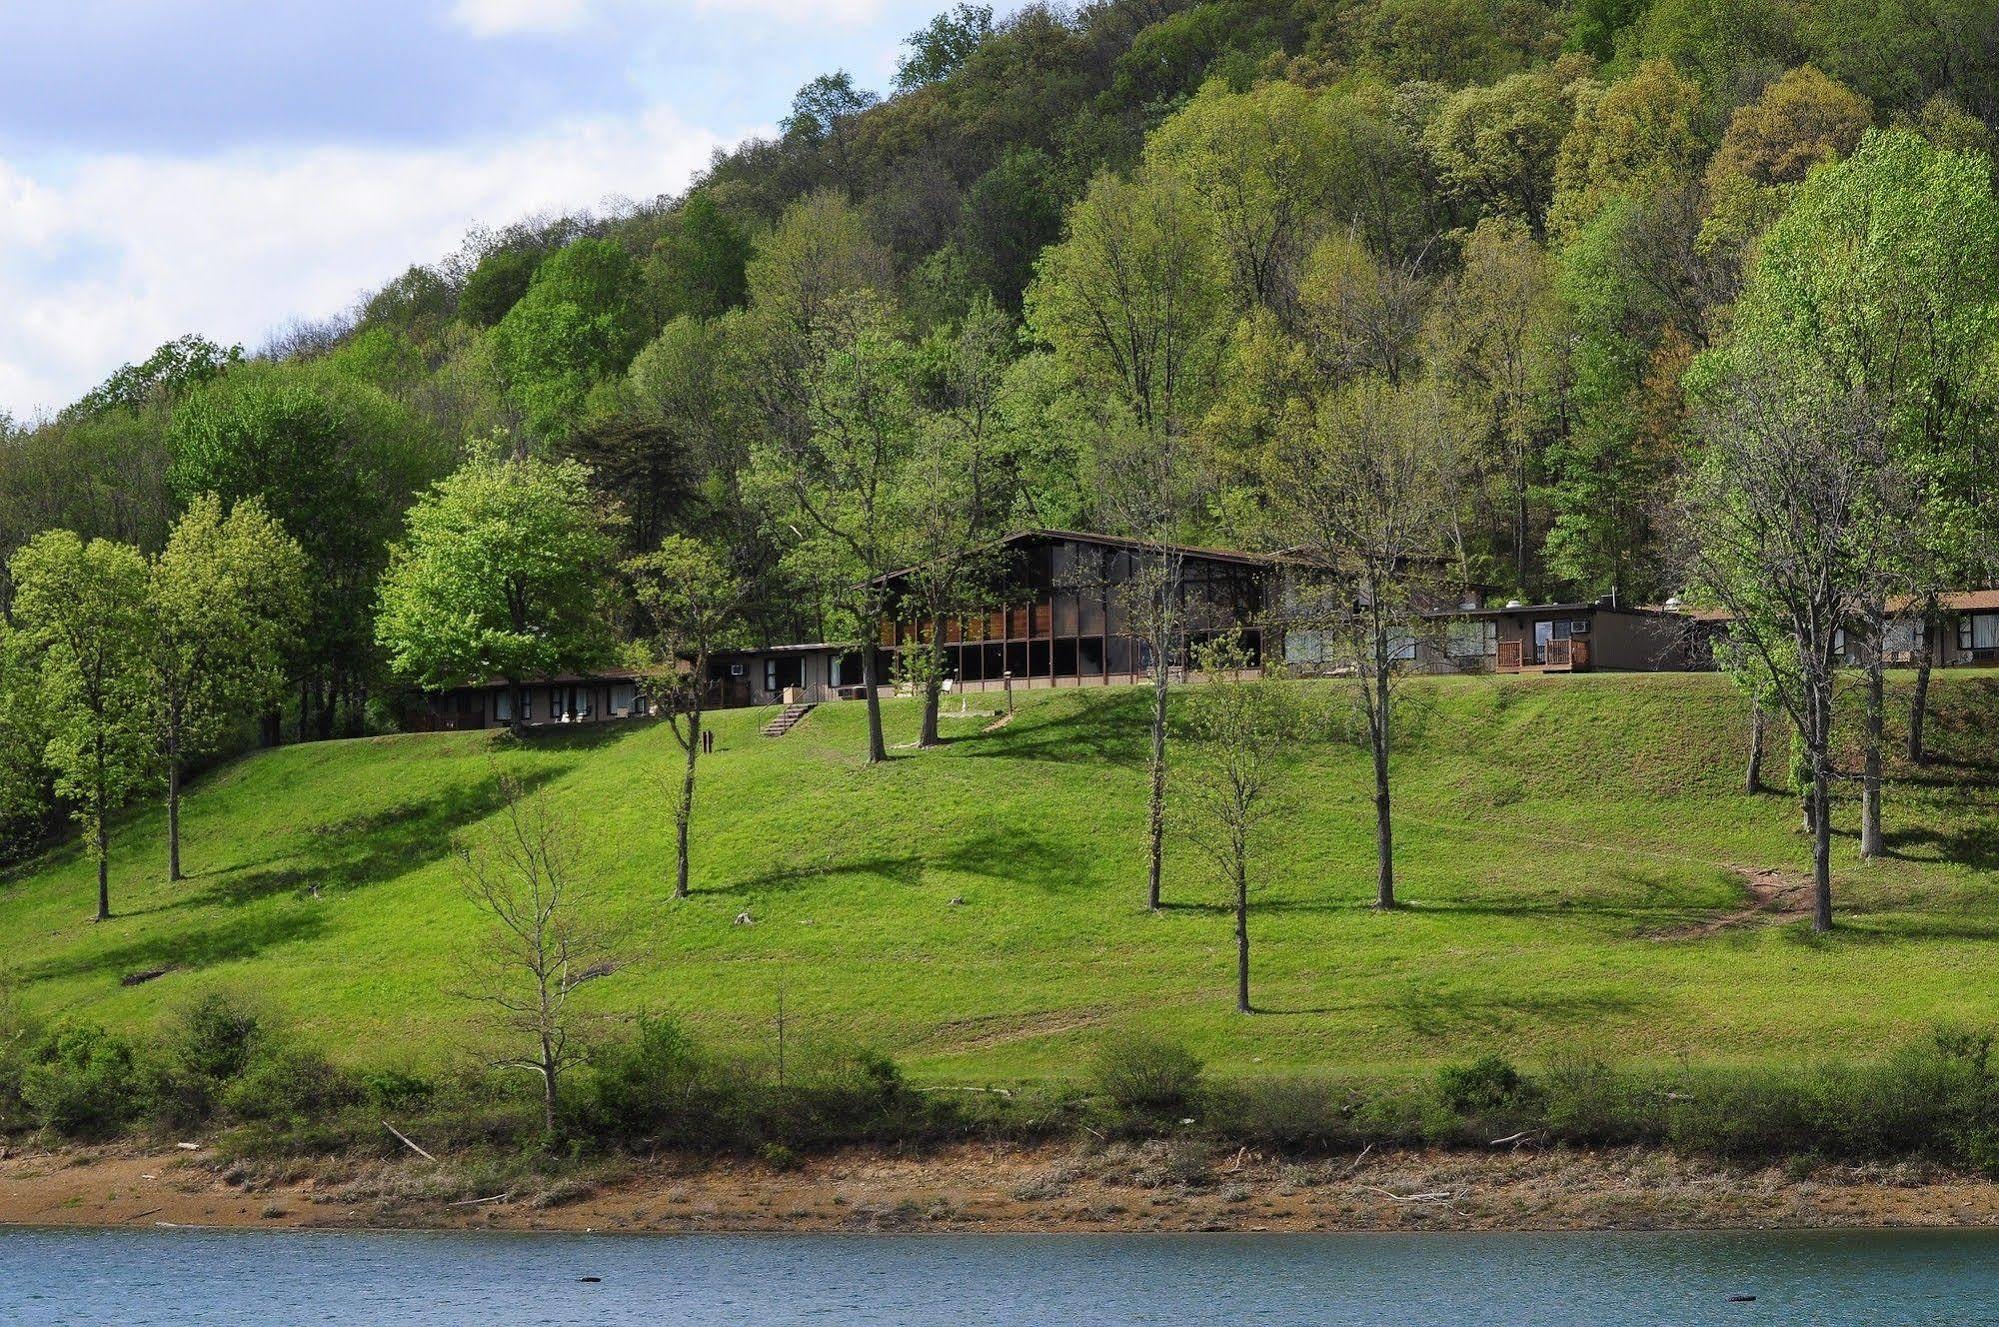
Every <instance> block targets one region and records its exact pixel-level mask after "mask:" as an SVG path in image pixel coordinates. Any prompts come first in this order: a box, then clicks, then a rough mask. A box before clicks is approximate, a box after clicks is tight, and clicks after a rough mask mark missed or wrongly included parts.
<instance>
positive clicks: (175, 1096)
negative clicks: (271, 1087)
mask: <svg viewBox="0 0 1999 1327" xmlns="http://www.w3.org/2000/svg"><path fill="white" fill-rule="evenodd" d="M262 1035H263V1029H262V1025H261V1023H260V1021H259V1020H258V1018H257V1016H256V1015H255V1014H253V1013H251V1012H249V1011H248V1010H247V1009H244V1008H242V1007H241V1006H240V1005H238V1004H236V1003H235V1002H234V1001H232V1000H231V999H229V997H227V996H225V995H221V994H217V993H210V994H208V995H205V996H203V997H202V998H201V999H199V1000H197V1001H195V1002H194V1003H193V1004H190V1005H188V1006H186V1007H185V1008H183V1009H182V1010H181V1011H180V1012H179V1013H178V1014H177V1015H175V1017H174V1018H173V1019H172V1020H171V1021H170V1022H169V1023H168V1025H167V1027H166V1028H165V1029H164V1031H163V1034H162V1036H161V1039H160V1044H159V1054H158V1056H157V1058H156V1059H155V1060H154V1061H153V1065H152V1070H153V1071H152V1074H151V1084H150V1088H149V1091H148V1097H149V1098H150V1104H151V1109H152V1114H153V1115H154V1117H155V1118H156V1119H157V1120H159V1122H161V1123H163V1124H167V1125H170V1126H174V1127H182V1126H186V1125H193V1124H200V1123H202V1122H203V1121H205V1120H207V1119H208V1118H209V1117H210V1116H211V1115H213V1114H214V1113H215V1107H216V1105H217V1103H218V1102H219V1100H220V1098H221V1095H222V1091H223V1088H224V1087H225V1086H226V1085H227V1084H228V1083H230V1082H231V1081H233V1080H234V1079H235V1078H237V1077H238V1076H239V1075H240V1074H242V1072H243V1071H244V1069H245V1068H247V1067H248V1066H249V1064H250V1057H251V1056H252V1055H253V1054H254V1053H255V1051H256V1048H257V1045H258V1042H259V1040H260V1038H261V1037H262Z"/></svg>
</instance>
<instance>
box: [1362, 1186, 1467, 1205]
mask: <svg viewBox="0 0 1999 1327" xmlns="http://www.w3.org/2000/svg"><path fill="white" fill-rule="evenodd" d="M1360 1187H1361V1188H1363V1189H1366V1190H1367V1191H1368V1192H1369V1193H1378V1194H1380V1195H1381V1196H1382V1197H1384V1198H1386V1199H1388V1200H1389V1201H1390V1202H1397V1203H1447V1202H1450V1201H1452V1200H1453V1199H1455V1198H1457V1197H1458V1195H1457V1194H1455V1193H1452V1192H1451V1191H1450V1190H1449V1189H1436V1190H1433V1191H1431V1192H1429V1193H1391V1192H1389V1191H1388V1190H1387V1189H1384V1188H1382V1187H1381V1186H1380V1185H1378V1184H1363V1185H1361V1186H1360Z"/></svg>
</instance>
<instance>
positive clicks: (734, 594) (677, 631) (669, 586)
mask: <svg viewBox="0 0 1999 1327" xmlns="http://www.w3.org/2000/svg"><path fill="white" fill-rule="evenodd" d="M625 574H626V575H627V576H629V577H630V578H631V580H632V589H633V592H634V594H635V595H636V597H637V599H638V601H639V606H640V607H641V608H642V609H644V610H645V613H646V615H647V617H648V618H650V619H651V622H652V642H651V646H650V649H649V651H648V656H649V657H648V658H647V659H646V664H647V672H646V676H645V681H644V683H643V685H644V688H645V691H646V696H647V699H648V700H650V701H651V703H652V707H653V710H654V712H655V713H657V714H661V715H664V716H665V718H666V722H667V726H668V727H669V728H670V729H672V731H673V737H674V740H675V741H676V742H678V743H679V744H680V750H681V753H682V754H683V755H684V756H685V757H686V763H685V765H684V767H683V769H682V772H681V779H680V787H679V790H678V792H677V793H676V794H675V796H674V798H673V826H674V841H675V845H676V847H675V852H676V858H675V864H674V877H673V896H674V897H675V898H686V897H687V889H688V842H687V839H688V826H689V825H690V823H691V822H692V821H693V818H694V764H695V761H696V759H697V758H698V757H699V756H700V754H701V715H702V711H703V708H704V706H705V705H706V703H707V699H708V659H709V656H710V655H711V654H712V653H713V652H714V650H715V648H716V646H717V645H718V644H720V643H721V641H722V639H723V637H724V636H725V635H726V634H727V633H728V631H729V629H730V628H731V626H732V625H733V624H734V622H735V617H736V610H737V607H738V606H739V604H740V603H741V601H742V598H743V593H744V587H743V584H742V582H741V581H739V580H737V579H736V578H735V577H734V576H733V575H731V574H730V572H729V571H728V569H727V568H726V567H725V566H724V565H723V564H722V562H721V561H720V560H719V559H718V558H716V557H715V555H714V554H713V553H712V552H710V551H709V550H708V549H707V548H705V547H703V546H702V545H701V544H700V543H698V542H696V541H695V540H693V539H689V538H688V537H686V536H685V535H668V536H667V537H666V538H665V539H664V540H662V541H661V542H660V545H659V547H658V548H657V549H655V550H653V551H652V552H650V553H646V554H642V555H641V556H639V557H636V558H633V559H631V560H630V561H629V562H627V563H625Z"/></svg>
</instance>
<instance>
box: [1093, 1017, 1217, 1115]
mask: <svg viewBox="0 0 1999 1327" xmlns="http://www.w3.org/2000/svg"><path fill="white" fill-rule="evenodd" d="M1090 1076H1091V1078H1092V1080H1093V1081H1094V1082H1095V1083H1096V1086H1097V1090H1098V1091H1100V1092H1102V1093H1103V1094H1104V1095H1105V1096H1106V1097H1109V1098H1110V1099H1111V1102H1112V1103H1113V1104H1114V1105H1116V1106H1117V1107H1118V1108H1119V1109H1120V1110H1125V1111H1131V1112H1134V1113H1139V1114H1158V1113H1162V1112H1166V1111H1174V1110H1181V1109H1184V1108H1185V1107H1186V1106H1187V1104H1188V1103H1189V1102H1191V1101H1192V1100H1193V1099H1194V1095H1195V1094H1196V1093H1197V1092H1199V1091H1200V1087H1201V1062H1200V1060H1198V1059H1196V1058H1195V1056H1194V1053H1193V1052H1192V1051H1189V1050H1188V1049H1187V1048H1186V1047H1184V1046H1178V1045H1175V1044H1173V1043H1172V1042H1169V1041H1161V1040H1159V1039H1158V1038H1156V1037H1146V1036H1122V1037H1110V1038H1106V1039H1104V1040H1103V1041H1102V1042H1100V1043H1098V1046H1097V1051H1096V1055H1095V1057H1094V1059H1093V1060H1092V1061H1091V1065H1090Z"/></svg>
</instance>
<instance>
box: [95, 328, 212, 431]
mask: <svg viewBox="0 0 1999 1327" xmlns="http://www.w3.org/2000/svg"><path fill="white" fill-rule="evenodd" d="M242 363H243V347H241V346H230V347H228V348H227V349H224V348H223V347H222V346H219V345H217V344H215V342H213V341H210V340H209V339H208V338H207V337H205V336H195V335H192V334H190V335H187V336H179V337H175V338H174V339H173V340H171V341H169V342H167V343H166V344H165V345H162V346H161V347H160V348H159V349H157V350H155V351H154V352H153V353H152V354H150V355H148V356H147V357H146V358H145V359H144V360H142V361H140V362H139V363H137V364H127V365H125V366H123V367H122V368H120V369H119V370H118V371H117V372H116V373H113V374H112V375H111V376H110V377H108V378H106V379H105V380H104V381H103V382H101V383H99V384H98V385H97V386H95V387H93V388H91V389H90V390H89V391H88V392H86V393H84V395H83V396H82V398H81V399H79V400H78V401H77V403H76V404H75V405H73V406H71V407H70V408H69V409H67V410H65V411H64V412H63V414H64V416H65V417H67V418H71V419H89V418H94V417H96V416H99V415H108V414H112V413H115V412H117V411H129V412H132V413H138V412H140V411H143V410H145V409H146V408H147V407H149V406H157V405H169V406H170V405H173V404H174V403H176V402H178V401H179V400H181V398H183V397H185V396H186V395H187V394H188V393H189V392H192V391H193V390H195V389H196V388H197V387H200V386H201V385H202V384H204V383H207V382H211V381H213V380H214V379H216V378H219V377H221V376H222V375H223V374H225V373H227V372H228V371H229V370H231V369H233V368H236V367H238V366H240V365H241V364H242Z"/></svg>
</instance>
